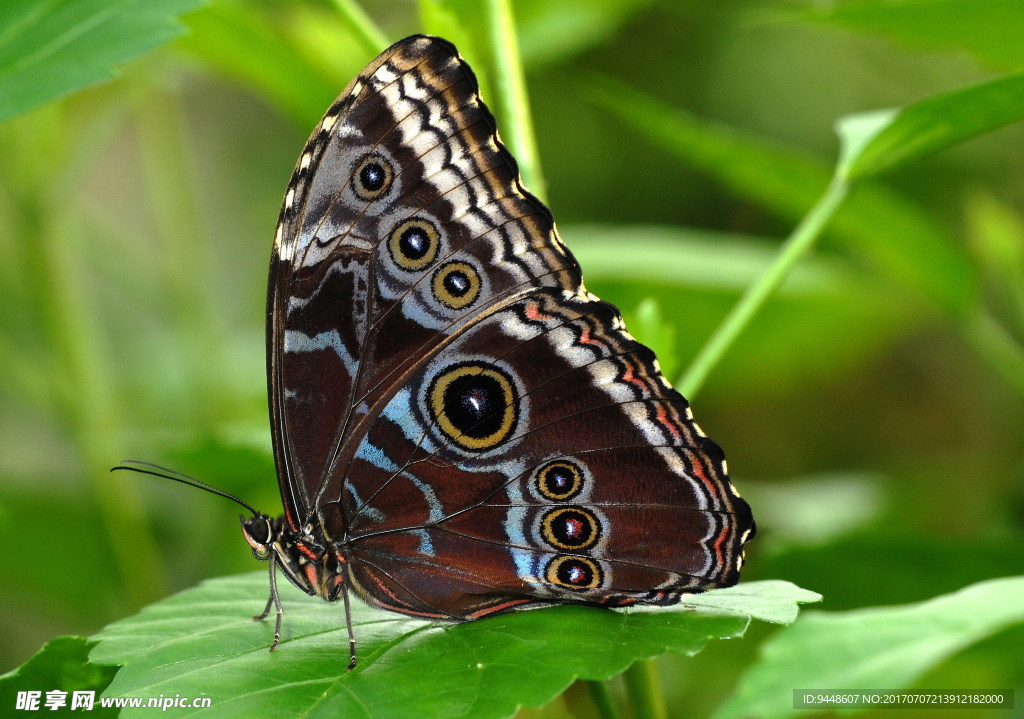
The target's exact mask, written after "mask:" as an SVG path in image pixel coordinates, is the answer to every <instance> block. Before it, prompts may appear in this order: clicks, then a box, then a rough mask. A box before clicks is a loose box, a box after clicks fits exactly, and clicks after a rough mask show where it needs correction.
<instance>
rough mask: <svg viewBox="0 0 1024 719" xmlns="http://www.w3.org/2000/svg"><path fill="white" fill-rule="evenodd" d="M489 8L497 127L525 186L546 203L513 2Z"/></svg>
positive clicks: (490, 0) (491, 1)
mask: <svg viewBox="0 0 1024 719" xmlns="http://www.w3.org/2000/svg"><path fill="white" fill-rule="evenodd" d="M486 7H487V12H486V22H487V29H488V35H489V36H490V43H489V44H490V49H491V64H492V66H493V67H494V71H495V75H496V77H495V84H496V88H495V89H496V91H497V95H498V103H497V112H496V114H497V115H498V127H500V128H501V130H502V132H503V133H506V134H507V137H505V138H503V139H504V141H505V143H506V144H507V145H508V147H509V149H510V150H511V151H512V154H513V155H515V158H516V161H517V163H518V164H519V174H520V176H521V177H522V179H523V184H524V185H525V186H526V187H528V188H529V189H530V192H532V193H533V194H534V195H536V196H537V197H538V198H540V199H541V200H542V201H543V200H544V197H545V195H546V194H547V193H546V188H545V187H544V178H543V175H542V173H541V170H540V159H539V157H538V153H537V139H536V136H535V135H534V131H533V121H532V119H531V118H532V115H531V114H530V100H529V97H528V96H527V93H526V76H525V74H524V73H523V62H522V58H521V57H520V55H519V41H518V39H517V38H516V26H515V20H514V19H513V17H512V3H511V2H510V0H487V4H486Z"/></svg>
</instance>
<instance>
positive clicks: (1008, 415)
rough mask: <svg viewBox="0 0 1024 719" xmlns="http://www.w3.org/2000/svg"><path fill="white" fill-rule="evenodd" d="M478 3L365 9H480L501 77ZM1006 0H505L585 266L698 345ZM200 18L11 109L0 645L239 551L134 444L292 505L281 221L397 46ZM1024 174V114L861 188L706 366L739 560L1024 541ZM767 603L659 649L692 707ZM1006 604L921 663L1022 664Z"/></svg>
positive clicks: (339, 18) (988, 676)
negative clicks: (276, 362)
mask: <svg viewBox="0 0 1024 719" xmlns="http://www.w3.org/2000/svg"><path fill="white" fill-rule="evenodd" d="M179 4H185V5H187V4H189V3H179ZM193 4H194V3H193ZM337 5H341V6H347V3H344V2H339V3H337ZM368 5H369V4H368ZM474 5H475V3H472V2H453V3H447V2H424V3H420V5H419V6H417V5H414V4H413V3H411V2H398V1H394V2H390V1H389V2H376V3H373V4H372V6H371V7H369V8H368V11H369V15H370V17H371V18H372V20H373V22H374V23H375V25H376V26H377V27H378V28H379V29H380V30H381V31H382V32H383V34H384V35H385V36H386V38H387V39H388V40H389V41H393V40H397V39H399V38H401V37H404V36H405V35H408V34H412V33H414V32H421V31H424V30H428V31H429V30H432V29H434V30H436V28H437V27H439V26H440V27H444V26H445V22H449V23H452V24H451V25H449V27H453V28H460V30H456V31H455V32H457V33H458V34H462V35H463V36H462V37H451V39H453V40H454V41H456V42H457V43H458V44H459V46H460V49H461V50H462V51H463V54H464V55H465V56H466V57H467V58H468V59H469V60H470V62H471V63H472V64H473V65H474V68H475V69H476V70H477V71H478V74H480V75H481V76H482V77H481V79H482V83H483V85H484V97H485V100H488V101H491V104H492V106H493V105H494V102H493V101H492V99H493V94H492V93H491V92H490V91H491V88H492V87H493V84H494V83H493V76H492V75H491V74H490V68H489V65H488V62H487V56H486V54H485V53H482V52H481V51H479V50H478V49H477V48H476V47H475V43H474V37H479V28H478V27H475V26H474V22H475V19H474V18H475V17H476V15H477V13H476V12H475V9H474ZM1021 5H1022V4H1021V3H1019V2H991V3H970V2H966V1H964V0H961V2H954V1H953V0H946V1H944V2H928V3H925V2H910V1H902V2H881V1H877V2H867V1H866V0H862V1H859V2H843V3H803V2H783V1H781V0H774V1H765V2H741V1H735V2H722V3H707V2H700V1H698V0H684V1H682V2H680V1H678V0H675V1H673V0H664V1H661V2H659V1H656V0H602V1H600V2H594V1H587V0H528V1H525V2H516V3H515V6H514V9H515V13H516V19H517V21H518V24H519V40H520V45H521V51H522V55H523V62H524V65H525V69H526V74H527V81H528V88H529V95H530V102H531V106H532V112H533V119H534V122H535V128H536V135H537V142H538V146H539V156H540V158H541V163H542V166H543V174H544V179H545V184H546V188H547V189H546V195H547V199H548V201H549V204H550V206H551V208H552V210H553V212H554V214H555V216H556V218H557V220H558V223H559V227H560V230H561V233H562V235H563V238H564V239H565V240H566V242H567V244H568V245H569V246H570V248H571V249H572V250H573V251H574V252H576V254H577V256H578V257H579V259H580V262H581V264H582V266H583V268H584V271H585V274H586V278H587V286H588V287H589V288H590V289H591V290H593V291H594V292H596V293H597V294H599V295H601V296H602V297H603V298H604V299H607V300H610V301H612V302H614V303H616V304H618V305H619V306H620V307H621V308H622V309H623V311H624V313H625V314H626V317H627V322H628V324H629V326H630V328H631V331H632V332H633V334H634V335H636V336H637V337H638V338H639V339H640V340H641V341H644V342H647V343H648V344H651V345H652V346H653V347H654V348H655V349H656V350H657V351H658V352H659V356H660V357H661V358H662V364H663V366H664V367H665V368H666V374H668V375H669V376H670V377H677V376H679V374H680V373H681V372H682V370H683V368H684V367H685V365H686V364H687V363H688V362H689V360H690V359H691V358H692V357H693V355H694V353H695V352H696V350H697V349H698V348H699V347H700V345H701V344H702V343H703V341H704V340H705V339H706V338H707V337H708V335H709V334H710V333H711V331H712V330H713V329H714V327H715V326H716V325H717V324H718V323H719V322H720V321H721V319H722V317H723V316H724V314H725V313H726V311H727V310H728V308H729V307H730V306H732V304H734V303H735V301H736V299H737V298H738V296H739V293H740V292H741V291H742V289H743V288H744V287H745V286H746V285H748V284H749V283H750V282H751V281H752V279H753V278H754V277H755V275H756V273H757V272H758V271H759V270H760V269H761V268H763V267H764V266H766V264H767V263H768V262H769V260H770V258H771V256H772V252H773V251H774V250H775V249H776V248H777V246H778V245H779V243H780V242H781V239H782V238H783V237H785V235H786V234H788V232H789V231H790V229H791V228H792V226H793V225H794V224H795V222H796V221H797V220H798V219H799V218H800V216H801V215H802V214H803V213H804V212H806V210H807V209H808V208H809V207H810V206H811V204H812V203H813V201H814V199H816V197H817V195H818V194H820V192H821V191H823V190H824V187H825V184H826V182H827V179H828V172H829V168H830V167H831V165H832V163H833V161H834V158H835V156H836V153H837V141H836V139H835V136H834V134H833V132H832V123H833V121H834V120H835V119H836V118H838V117H840V116H842V115H845V114H849V113H853V112H860V111H864V110H870V109H875V108H879V107H889V106H897V105H903V104H907V103H909V102H912V101H915V100H918V99H921V98H924V97H927V96H929V95H932V94H934V93H937V92H940V91H944V90H951V89H955V88H958V87H962V86H965V85H968V84H971V83H974V82H977V81H980V80H982V79H985V78H988V77H991V76H993V75H994V74H995V73H998V72H1001V71H1006V70H1012V69H1017V68H1019V67H1021V66H1024V50H1022V49H1021V47H1018V45H1019V39H1020V38H1021V37H1024V10H1022V9H1021ZM183 22H184V24H185V25H186V26H187V31H186V33H185V34H183V35H181V36H180V37H179V38H178V39H176V40H174V41H173V42H171V43H170V44H169V45H166V46H164V47H162V48H159V49H158V50H156V51H155V52H152V53H150V54H147V55H145V56H144V57H142V58H141V59H139V60H136V61H133V62H131V63H129V64H127V65H126V66H124V67H123V68H122V70H121V72H120V73H119V74H118V77H116V78H115V79H114V80H113V81H111V82H108V83H104V84H102V85H98V86H96V87H93V88H91V89H88V90H86V91H83V92H79V93H77V94H74V95H73V96H71V97H70V98H68V99H66V100H63V101H61V102H59V103H54V104H49V105H46V106H44V107H42V108H39V109H36V110H33V111H31V112H29V113H27V114H24V115H22V116H19V117H15V118H14V119H12V120H8V121H7V122H5V123H3V124H0V148H2V155H3V157H2V160H0V243H2V249H3V257H4V261H3V262H2V263H0V357H2V369H3V376H4V381H3V382H2V384H0V475H2V485H0V544H2V546H3V547H5V548H6V550H7V554H6V560H5V562H4V572H3V581H2V583H0V637H3V641H2V642H0V671H5V670H7V669H9V668H11V667H14V666H16V665H18V664H20V663H21V662H23V661H24V660H25V659H26V658H27V657H28V656H30V655H31V654H32V653H33V652H34V651H35V650H36V649H38V648H39V646H40V645H41V644H42V643H44V642H45V641H46V640H48V639H49V638H51V637H53V636H56V635H58V634H90V633H92V632H94V631H96V630H97V629H99V628H100V627H102V626H103V625H104V624H106V623H107V622H109V621H111V620H113V619H116V618H119V617H123V616H125V615H126V614H128V613H130V612H132V611H134V610H136V609H138V608H139V607H140V606H143V605H145V604H146V603H148V602H150V601H153V600H155V599H157V598H160V597H163V596H165V595H167V594H168V593H170V592H173V591H175V590H179V589H181V588H184V587H188V586H191V585H193V584H195V583H196V582H198V581H199V580H201V579H203V578H206V577H213V576H218V575H222V574H228V573H236V572H243V571H251V570H252V569H254V568H255V564H254V563H253V561H252V558H251V555H250V552H249V550H248V547H247V546H246V545H245V543H244V541H243V540H242V537H241V536H240V532H239V529H238V525H237V520H236V519H235V517H236V515H237V511H236V508H232V507H230V506H228V504H227V503H226V502H224V501H223V500H219V499H216V498H214V497H212V496H210V495H208V494H204V493H200V492H195V491H190V490H188V489H186V488H184V487H181V486H180V485H175V484H172V483H170V482H161V481H158V480H153V479H151V478H147V477H142V476H133V475H128V474H127V473H121V474H114V475H111V474H109V473H108V472H107V469H108V468H109V467H110V466H112V465H113V464H115V463H116V462H118V461H119V460H121V459H124V458H128V457H130V458H138V459H145V460H150V461H154V462H159V463H161V464H165V465H168V466H170V467H173V468H175V469H178V470H180V471H183V472H186V473H189V474H192V475H195V476H197V477H199V478H201V479H204V480H207V481H209V482H211V483H213V484H216V485H217V486H218V487H222V488H223V489H225V490H227V491H229V492H233V493H236V494H238V495H240V496H242V497H243V498H244V499H246V500H247V501H248V502H250V503H252V504H254V505H255V506H257V507H259V508H261V509H263V510H264V511H268V512H271V513H275V512H277V511H278V510H279V507H280V499H279V497H278V493H277V483H276V481H275V479H274V469H273V460H272V457H271V452H270V439H269V429H268V420H267V411H266V389H265V387H266V380H265V369H264V362H265V359H264V348H263V339H264V335H263V331H264V330H263V322H264V307H263V303H264V300H265V291H266V269H267V263H268V260H269V253H270V245H271V240H272V232H273V228H274V223H275V220H276V216H277V211H278V207H279V205H280V202H281V194H282V193H283V191H284V188H285V185H286V183H287V181H288V177H289V174H290V172H291V168H292V166H293V164H294V162H295V159H296V157H297V156H298V153H299V151H300V150H301V148H302V146H303V143H304V141H305V139H306V136H307V135H308V132H309V131H310V129H311V128H312V127H313V125H314V123H315V122H316V121H317V119H318V118H319V116H320V114H321V113H322V112H323V110H324V109H326V107H327V106H328V104H329V103H330V102H331V100H332V99H333V98H334V96H335V95H336V94H337V92H339V91H340V89H341V88H342V87H343V86H344V85H345V84H346V83H347V82H348V80H349V79H350V78H351V77H352V76H353V75H354V74H355V73H356V72H358V70H359V69H360V68H361V67H362V66H363V65H364V64H365V63H366V62H368V61H369V60H370V59H371V58H372V57H373V55H374V54H376V52H377V51H378V50H380V49H382V47H383V46H380V47H371V46H370V45H371V44H372V43H368V42H367V41H366V39H365V38H364V37H359V36H358V35H357V34H355V33H353V32H352V31H351V30H350V27H351V25H350V23H349V21H347V20H345V16H344V13H343V12H341V11H339V9H338V7H336V6H334V5H332V4H330V3H328V2H326V1H324V2H318V1H316V0H307V1H304V2H283V1H281V2H270V1H265V2H227V1H225V0H216V1H214V2H212V3H210V4H209V5H207V6H206V7H203V8H200V9H199V10H197V11H195V12H191V13H189V14H186V15H185V16H184V19H183ZM1022 197H1024V128H1021V127H1020V126H1011V127H1008V128H1005V129H1002V130H1000V131H998V132H995V133H991V134H989V135H986V136H984V137H981V138H978V139H976V140H973V141H971V142H968V143H966V144H964V145H961V146H959V147H957V148H956V149H954V150H951V151H947V152H944V153H942V154H940V155H937V156H935V157H932V158H929V159H927V160H925V161H922V162H920V163H917V164H915V165H911V166H909V167H907V168H906V169H901V170H899V171H897V172H895V173H892V174H890V175H888V176H887V177H886V178H885V182H884V184H883V183H877V182H876V183H873V184H870V185H866V186H864V187H861V188H859V189H858V191H857V193H856V195H855V197H853V198H852V199H851V201H850V203H849V205H848V206H847V207H846V208H845V209H844V210H843V211H842V213H841V216H840V217H839V218H837V220H836V222H835V223H834V224H833V225H832V226H831V227H830V229H829V230H828V231H827V232H826V236H825V237H824V238H823V241H822V242H821V244H820V246H819V248H818V250H817V251H816V253H815V254H814V255H813V256H812V257H810V258H808V259H807V260H806V261H805V262H804V263H803V264H802V265H801V266H800V268H799V269H798V271H797V272H796V273H794V275H793V277H792V278H791V280H790V281H789V282H788V283H787V284H786V286H785V287H784V288H783V290H782V291H781V292H780V293H779V295H778V296H777V297H775V298H773V299H772V301H771V302H770V303H769V305H768V306H767V307H766V308H765V309H764V311H763V312H762V313H761V314H760V315H759V316H758V317H757V319H756V320H755V322H754V325H753V326H752V327H751V329H750V330H749V331H748V332H746V333H745V334H744V335H743V337H742V338H741V340H740V341H739V342H738V343H737V344H736V345H735V346H734V347H733V348H732V350H731V351H730V353H729V355H728V356H727V358H726V360H725V361H724V362H723V363H722V364H721V365H720V366H719V367H718V368H717V369H716V370H715V372H714V373H713V374H712V376H711V377H710V380H709V382H708V383H707V385H706V386H705V387H704V388H703V389H702V391H701V393H700V395H699V396H698V397H696V398H692V397H691V400H693V403H694V407H695V414H696V416H697V418H698V419H699V421H700V423H701V425H702V427H703V428H704V429H705V430H706V431H707V432H708V434H709V435H711V436H712V437H713V438H714V439H715V440H716V441H718V442H719V443H720V444H721V445H722V446H723V447H724V448H725V451H726V453H727V455H728V458H729V467H730V470H731V471H732V473H733V477H734V481H735V483H736V484H737V485H738V487H739V488H740V490H741V491H742V492H743V493H744V495H745V496H746V497H747V498H748V499H749V500H750V502H751V504H752V505H753V508H754V512H755V516H756V517H757V519H758V522H759V525H760V527H761V534H760V535H759V537H758V539H757V541H756V542H755V543H754V544H752V545H750V548H749V551H748V560H749V561H748V565H747V569H746V570H745V575H744V576H745V578H751V579H754V578H758V579H761V578H783V579H788V580H790V581H793V582H795V583H797V584H799V585H801V586H803V587H806V588H808V589H812V590H815V591H818V592H821V593H822V594H824V596H825V603H824V604H823V605H822V608H823V609H828V610H843V609H850V608H855V607H866V606H875V605H888V604H899V603H903V602H910V601H917V600H923V599H926V598H929V597H932V596H935V595H937V594H941V593H945V592H950V591H953V590H955V589H957V588H959V587H962V586H964V585H965V584H968V583H971V582H975V581H979V580H982V579H986V578H992V577H999V576H1005V575H1009V574H1014V573H1020V572H1021V569H1022V568H1024V541H1022V539H1024V483H1022V478H1024V432H1022V431H1021V428H1022V419H1024V402H1022V399H1024V354H1022V351H1021V345H1022V343H1024V214H1022V213H1024V203H1022V200H1021V198H1022ZM288 591H291V590H290V589H289V590H286V592H288ZM285 602H286V603H287V594H286V595H285ZM324 611H334V608H333V607H332V608H326V607H325V610H324ZM339 621H341V615H340V610H339ZM771 631H773V630H772V629H771V628H766V627H765V626H755V627H754V628H752V630H751V631H750V633H749V635H748V638H747V639H746V640H744V641H742V642H730V643H722V642H719V643H718V644H717V645H715V644H713V645H712V646H711V647H709V648H708V649H707V650H706V651H705V652H704V653H702V654H701V655H699V656H698V657H697V658H696V659H682V658H671V659H669V660H667V661H664V662H662V663H661V665H660V668H661V671H662V673H663V678H664V682H665V685H666V690H667V691H669V692H670V705H673V704H675V705H678V704H680V703H681V702H683V701H685V704H686V707H687V712H686V713H687V715H689V714H690V713H692V714H693V715H702V714H706V713H707V712H708V711H710V710H711V708H713V707H714V706H715V705H716V704H717V703H718V702H719V701H720V700H721V698H722V696H724V695H725V694H726V693H728V691H729V690H730V688H731V687H732V685H733V684H734V682H735V680H736V677H737V675H738V674H739V673H740V671H741V670H742V668H743V667H744V666H746V665H747V664H749V662H750V661H751V660H752V657H753V656H754V652H755V651H756V648H757V645H758V643H759V641H760V640H761V639H762V638H763V637H764V636H766V635H767V634H769V633H770V632H771ZM1022 640H1024V632H1022V631H1020V628H1018V629H1015V630H1011V631H1009V632H1004V633H1002V634H1000V635H998V636H996V637H994V638H992V639H990V640H987V641H985V642H984V643H982V644H980V645H977V646H975V647H972V648H971V649H969V650H967V651H966V652H963V653H961V654H959V655H957V656H956V657H953V658H952V659H950V660H949V661H948V662H946V663H945V664H943V665H942V666H940V667H939V668H937V669H935V670H934V671H933V672H932V673H931V674H929V675H928V676H927V677H925V678H923V679H922V680H921V683H920V684H921V686H943V687H962V688H968V687H983V688H990V689H991V688H1007V687H1013V686H1017V687H1021V686H1024V669H1022V665H1024V658H1022V651H1021V650H1020V648H1019V647H1020V646H1022ZM1018 701H1019V698H1018ZM679 715H680V716H682V715H683V714H682V713H680V714H679ZM894 715H898V716H902V715H903V713H900V712H897V713H896V714H894ZM955 715H956V716H963V714H955ZM1000 716H1004V714H1001V715H1000Z"/></svg>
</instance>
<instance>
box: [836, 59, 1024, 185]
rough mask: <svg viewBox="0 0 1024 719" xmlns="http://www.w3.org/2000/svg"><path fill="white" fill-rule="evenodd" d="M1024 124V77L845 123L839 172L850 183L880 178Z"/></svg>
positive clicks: (1018, 75) (840, 124) (999, 80)
mask: <svg viewBox="0 0 1024 719" xmlns="http://www.w3.org/2000/svg"><path fill="white" fill-rule="evenodd" d="M1021 119H1024V73H1014V74H1012V75H1005V76H1003V77H999V78H996V79H994V80H989V81H987V82H983V83H979V84H977V85H972V86H971V87H966V88H962V89H959V90H955V91H953V92H947V93H943V94H941V95H936V96H934V97H929V98H927V99H925V100H922V101H920V102H916V103H913V104H911V105H907V106H906V107H902V108H899V109H898V110H883V111H874V112H870V113H863V114H859V115H850V116H847V117H844V118H841V119H840V120H839V121H838V122H837V123H836V132H837V133H838V134H839V137H840V139H841V140H842V142H843V152H842V155H841V158H840V162H839V168H838V173H839V174H840V176H843V177H845V178H846V179H847V180H849V181H855V180H861V179H864V178H866V177H870V176H872V175H877V174H880V173H882V172H884V171H886V170H890V169H893V168H894V167H898V166H899V165H904V164H907V163H909V162H912V161H914V160H918V159H920V158H922V157H925V156H927V155H930V154H934V153H936V152H940V151H941V150H945V149H947V148H949V147H952V146H953V145H956V144H958V143H960V142H963V141H964V140H967V139H969V138H972V137H976V136H978V135H981V134H984V133H986V132H990V131H992V130H995V129H996V128H999V127H1002V126H1003V125H1008V124H1010V123H1011V122H1017V121H1018V120H1021Z"/></svg>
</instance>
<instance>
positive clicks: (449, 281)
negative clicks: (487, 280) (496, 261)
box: [430, 262, 480, 310]
mask: <svg viewBox="0 0 1024 719" xmlns="http://www.w3.org/2000/svg"><path fill="white" fill-rule="evenodd" d="M430 286H431V289H432V290H433V292H434V298H435V299H436V300H437V301H438V302H440V303H441V304H443V305H446V306H447V307H450V308H451V309H453V310H461V309H464V308H466V307H469V306H470V305H471V304H473V302H475V301H476V298H477V297H479V295H480V274H479V273H478V272H477V271H476V269H475V268H474V267H473V266H472V265H470V264H468V263H466V262H448V263H445V264H443V265H441V266H440V267H438V268H437V271H436V272H435V273H434V278H433V280H431V283H430Z"/></svg>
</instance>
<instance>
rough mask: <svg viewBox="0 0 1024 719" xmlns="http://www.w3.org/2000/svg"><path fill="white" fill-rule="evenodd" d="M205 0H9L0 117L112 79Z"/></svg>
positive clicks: (0, 22) (2, 30)
mask: <svg viewBox="0 0 1024 719" xmlns="http://www.w3.org/2000/svg"><path fill="white" fill-rule="evenodd" d="M203 1H204V0H76V2H51V1H50V0H6V1H5V2H4V3H3V4H2V6H0V120H6V119H7V118H9V117H12V116H14V115H17V114H19V113H22V112H25V111H26V110H30V109H32V108H33V107H38V106H39V105H42V104H44V103H46V102H50V101H51V100H56V99H58V98H61V97H64V96H65V95H68V94H69V93H71V92H74V91H75V90H79V89H81V88H83V87H86V86H88V85H93V84H95V83H98V82H101V81H103V80H107V79H109V78H111V77H113V76H114V74H115V71H116V68H117V67H118V66H119V65H121V64H123V63H125V62H127V61H128V60H131V59H132V58H134V57H137V56H139V55H141V54H143V53H144V52H146V51H147V50H151V49H152V48H154V47H156V46H158V45H160V44H162V43H165V42H167V41H168V40H171V39H173V38H175V37H177V36H178V35H180V34H181V33H182V32H184V29H185V27H184V25H183V24H182V23H181V22H180V21H179V20H178V16H179V15H182V14H183V13H186V12H188V11H189V10H192V9H193V8H195V7H198V6H199V5H201V4H202V3H203Z"/></svg>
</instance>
